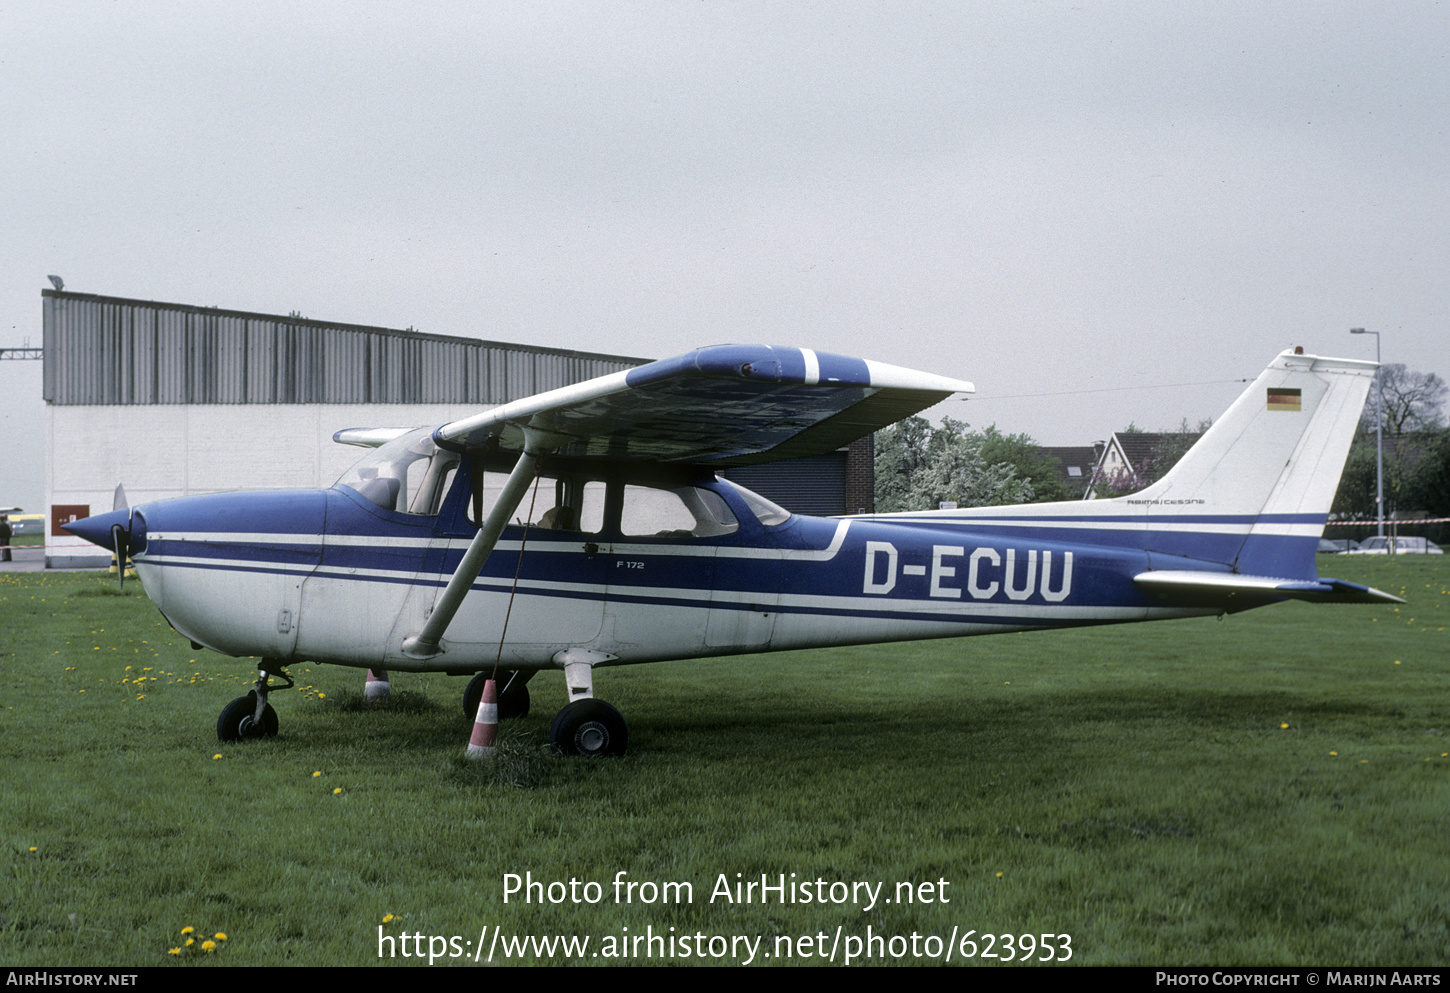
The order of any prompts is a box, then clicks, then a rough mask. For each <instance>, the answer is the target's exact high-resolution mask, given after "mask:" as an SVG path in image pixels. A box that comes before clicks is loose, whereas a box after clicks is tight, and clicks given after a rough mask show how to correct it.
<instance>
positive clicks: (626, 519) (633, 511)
mask: <svg viewBox="0 0 1450 993" xmlns="http://www.w3.org/2000/svg"><path fill="white" fill-rule="evenodd" d="M739 527H740V522H739V521H738V520H736V518H735V515H734V513H732V512H731V510H730V507H729V506H728V505H727V504H726V503H725V501H724V500H723V499H721V497H720V495H719V494H718V493H715V492H713V491H711V490H707V489H703V488H701V487H699V486H677V487H673V488H664V487H654V486H637V485H634V484H630V485H627V486H625V488H624V504H623V507H622V508H621V510H620V515H619V531H620V533H621V534H623V535H624V536H625V537H627V538H713V537H716V536H718V535H722V534H730V533H732V532H733V531H735V530H736V529H737V528H739Z"/></svg>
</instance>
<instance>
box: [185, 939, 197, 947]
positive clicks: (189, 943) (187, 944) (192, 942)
mask: <svg viewBox="0 0 1450 993" xmlns="http://www.w3.org/2000/svg"><path fill="white" fill-rule="evenodd" d="M194 944H196V939H195V938H187V939H186V947H187V948H190V947H191V946H192V945H194Z"/></svg>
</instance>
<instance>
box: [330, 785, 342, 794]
mask: <svg viewBox="0 0 1450 993" xmlns="http://www.w3.org/2000/svg"><path fill="white" fill-rule="evenodd" d="M341 792H342V787H341V786H339V787H338V788H337V789H335V790H333V791H332V795H333V796H337V795H338V794H339V793H341Z"/></svg>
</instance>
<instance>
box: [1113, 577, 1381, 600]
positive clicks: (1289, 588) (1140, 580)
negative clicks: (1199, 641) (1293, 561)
mask: <svg viewBox="0 0 1450 993" xmlns="http://www.w3.org/2000/svg"><path fill="white" fill-rule="evenodd" d="M1133 582H1134V583H1136V584H1137V585H1138V586H1140V587H1142V588H1143V589H1145V590H1151V591H1152V592H1155V593H1161V594H1163V595H1165V596H1168V597H1171V598H1172V599H1175V600H1192V601H1193V602H1195V603H1202V604H1204V605H1205V606H1224V607H1229V608H1231V607H1233V606H1237V605H1242V606H1250V605H1253V604H1242V601H1244V600H1249V601H1254V602H1262V601H1264V600H1271V599H1272V600H1307V601H1308V602H1310V603H1404V602H1405V601H1403V600H1401V599H1400V598H1399V597H1397V596H1393V595H1391V594H1389V593H1386V592H1384V591H1383V590H1377V589H1375V588H1374V587H1372V586H1360V585H1359V584H1358V583H1347V582H1345V581H1344V580H1342V579H1324V578H1321V579H1275V578H1273V577H1271V576H1240V575H1237V574H1236V573H1231V572H1193V571H1189V570H1168V569H1164V570H1159V571H1154V572H1140V573H1139V574H1138V575H1136V576H1134V577H1133Z"/></svg>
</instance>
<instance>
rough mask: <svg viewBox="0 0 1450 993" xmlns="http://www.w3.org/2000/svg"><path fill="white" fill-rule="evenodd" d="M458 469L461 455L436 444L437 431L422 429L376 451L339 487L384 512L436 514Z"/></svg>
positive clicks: (344, 476) (340, 481)
mask: <svg viewBox="0 0 1450 993" xmlns="http://www.w3.org/2000/svg"><path fill="white" fill-rule="evenodd" d="M457 468H458V455H457V454H456V453H454V452H447V451H443V450H442V449H440V448H439V447H438V446H437V445H436V444H434V443H433V429H432V428H418V429H417V430H416V431H409V432H408V433H407V434H405V435H401V436H399V437H397V438H394V439H393V440H392V441H390V442H388V443H386V444H384V445H379V446H378V447H377V448H375V449H373V450H372V451H371V452H369V453H368V454H367V455H365V456H363V457H362V458H361V459H359V460H358V461H357V462H356V463H354V464H353V466H352V468H350V469H348V470H347V472H344V473H343V474H342V475H341V476H340V477H338V480H337V484H336V485H338V486H346V487H347V488H348V489H350V490H353V491H355V492H356V493H358V494H359V495H360V496H362V497H364V498H365V499H367V500H369V501H371V502H372V503H375V504H377V505H378V506H379V507H381V508H383V509H384V510H392V511H397V512H399V513H406V514H422V515H434V514H437V513H438V506H439V504H440V503H442V501H443V495H444V494H445V493H447V492H448V485H449V483H450V482H451V481H452V479H453V473H454V471H456V470H457Z"/></svg>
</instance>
